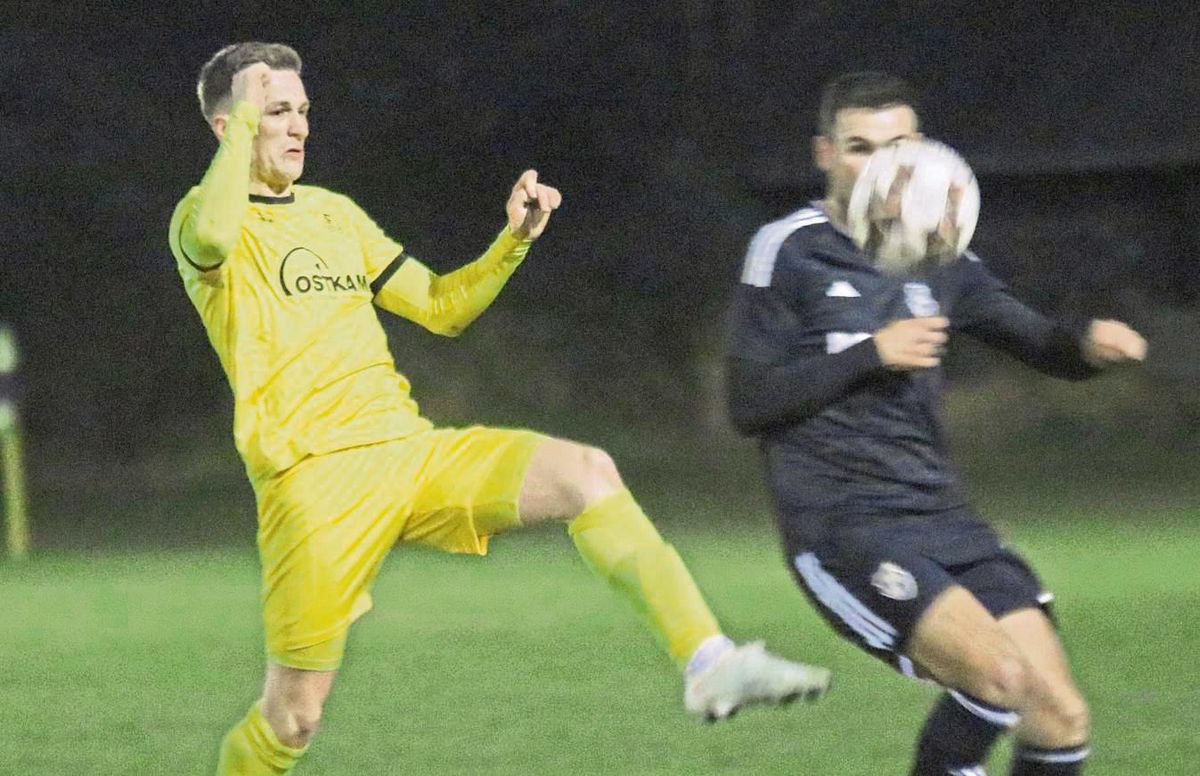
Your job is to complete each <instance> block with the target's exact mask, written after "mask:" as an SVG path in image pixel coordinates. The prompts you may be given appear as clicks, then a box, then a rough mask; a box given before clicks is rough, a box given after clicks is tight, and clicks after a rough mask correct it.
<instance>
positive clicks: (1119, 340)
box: [1083, 320, 1146, 367]
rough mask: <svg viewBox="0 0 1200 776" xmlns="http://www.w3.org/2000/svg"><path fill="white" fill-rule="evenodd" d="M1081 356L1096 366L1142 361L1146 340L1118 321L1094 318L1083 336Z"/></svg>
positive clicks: (1144, 354)
mask: <svg viewBox="0 0 1200 776" xmlns="http://www.w3.org/2000/svg"><path fill="white" fill-rule="evenodd" d="M1083 357H1084V358H1085V359H1087V362H1088V363H1089V364H1091V365H1092V366H1096V367H1102V366H1107V365H1109V364H1120V363H1123V362H1125V361H1144V360H1145V358H1146V340H1145V338H1144V337H1142V335H1140V334H1138V333H1137V332H1136V331H1134V330H1133V329H1131V328H1129V327H1128V326H1126V325H1125V324H1123V323H1121V322H1120V321H1104V320H1095V321H1092V323H1091V325H1090V326H1088V330H1087V335H1086V336H1085V337H1084V338H1083Z"/></svg>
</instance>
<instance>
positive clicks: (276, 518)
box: [255, 426, 546, 671]
mask: <svg viewBox="0 0 1200 776" xmlns="http://www.w3.org/2000/svg"><path fill="white" fill-rule="evenodd" d="M545 439H546V437H544V436H542V435H540V434H537V433H534V432H532V431H516V430H508V429H492V428H483V427H478V426H476V427H472V428H467V429H432V430H429V431H423V432H421V433H419V434H414V435H413V436H410V437H405V438H404V439H397V440H393V441H390V442H381V443H379V444H376V445H368V446H365V447H356V448H351V449H349V450H342V451H339V452H336V453H329V454H326V455H320V456H314V457H312V458H306V459H304V460H303V461H301V462H300V463H298V464H296V465H295V466H293V467H292V468H290V469H288V470H287V471H284V472H282V473H280V474H279V475H277V476H275V477H273V478H271V479H268V480H265V481H262V482H259V483H256V487H255V490H256V493H257V497H258V549H259V554H260V556H261V558H262V567H263V593H262V595H263V620H264V624H265V626H266V640H267V656H268V658H270V659H271V660H273V661H275V662H277V663H280V664H282V665H285V666H291V667H293V668H303V669H309V670H314V671H329V670H333V669H336V668H337V667H338V666H339V665H340V663H341V660H342V653H343V651H344V649H345V642H346V632H347V630H348V629H349V627H350V624H351V623H352V622H353V621H354V620H356V619H357V618H358V617H359V616H361V615H362V614H364V613H365V612H366V611H367V610H369V609H370V608H371V597H370V589H371V583H372V581H373V580H374V579H375V575H376V573H378V571H379V567H380V565H381V564H382V563H383V559H384V557H385V556H386V555H387V553H388V551H389V550H390V549H391V548H392V546H393V545H395V544H396V542H418V543H421V544H427V545H432V546H434V547H438V548H440V549H443V550H446V551H448V552H471V553H476V554H478V555H484V554H486V553H487V543H488V537H489V536H492V535H494V534H498V533H501V532H502V531H505V530H507V529H509V528H512V527H514V526H517V525H519V524H520V516H519V512H518V508H517V500H518V497H519V496H520V492H521V483H522V481H523V480H524V479H525V472H526V470H527V468H528V466H529V461H530V458H531V457H532V456H533V451H534V450H535V449H536V448H537V446H538V445H539V444H541V443H542V442H543V441H544V440H545Z"/></svg>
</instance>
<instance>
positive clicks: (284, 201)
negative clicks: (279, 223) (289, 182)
mask: <svg viewBox="0 0 1200 776" xmlns="http://www.w3.org/2000/svg"><path fill="white" fill-rule="evenodd" d="M250 201H251V202H254V203H255V204H258V205H290V204H292V203H293V202H295V201H296V192H294V191H293V192H292V193H290V194H287V195H285V196H282V197H267V196H264V195H262V194H251V195H250Z"/></svg>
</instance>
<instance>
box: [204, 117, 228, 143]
mask: <svg viewBox="0 0 1200 776" xmlns="http://www.w3.org/2000/svg"><path fill="white" fill-rule="evenodd" d="M228 122H229V114H228V113H218V114H217V115H215V116H213V117H212V120H211V121H209V122H208V125H209V126H210V127H212V131H213V134H214V135H216V136H217V142H220V141H222V140H224V139H225V125H226V124H227V123H228Z"/></svg>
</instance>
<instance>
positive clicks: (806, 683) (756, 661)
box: [683, 641, 830, 722]
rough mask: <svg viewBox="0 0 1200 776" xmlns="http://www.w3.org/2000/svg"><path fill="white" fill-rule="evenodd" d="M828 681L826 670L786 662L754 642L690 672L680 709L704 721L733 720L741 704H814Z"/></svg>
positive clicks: (733, 648) (724, 652)
mask: <svg viewBox="0 0 1200 776" xmlns="http://www.w3.org/2000/svg"><path fill="white" fill-rule="evenodd" d="M829 679H830V674H829V670H828V669H825V668H818V667H816V666H809V665H804V664H803V663H793V662H792V661H790V660H784V659H783V658H781V657H777V656H775V655H772V654H771V653H769V652H767V651H766V649H764V648H763V643H762V642H761V641H755V642H752V643H750V644H743V645H741V646H739V647H730V648H728V649H726V650H724V651H723V652H722V653H721V654H720V655H718V656H717V657H716V658H715V659H714V660H712V662H711V665H708V666H705V667H703V668H700V669H699V670H697V671H696V672H695V673H689V675H688V676H687V679H686V682H687V684H686V687H685V689H684V693H683V705H684V707H685V708H686V709H687V711H688V713H689V714H692V715H693V716H696V717H699V718H700V719H701V720H703V721H704V722H716V721H717V720H721V719H728V718H730V717H732V716H733V715H734V714H735V713H736V712H737V710H738V709H740V708H742V707H743V706H749V705H752V704H765V705H773V706H784V705H787V704H789V703H791V702H792V701H795V700H797V699H799V698H803V699H805V700H815V699H817V698H819V697H820V696H821V695H822V694H823V693H824V692H825V690H827V689H828V688H829Z"/></svg>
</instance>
